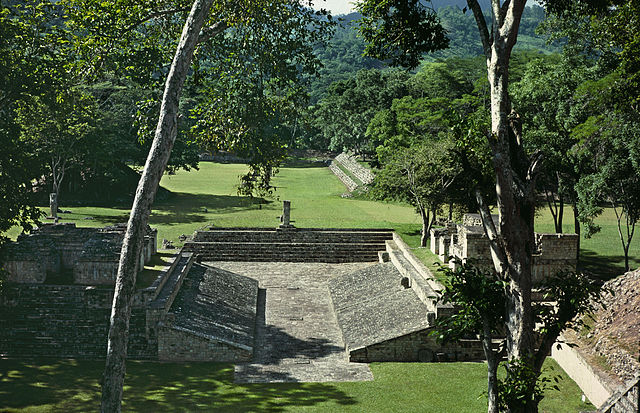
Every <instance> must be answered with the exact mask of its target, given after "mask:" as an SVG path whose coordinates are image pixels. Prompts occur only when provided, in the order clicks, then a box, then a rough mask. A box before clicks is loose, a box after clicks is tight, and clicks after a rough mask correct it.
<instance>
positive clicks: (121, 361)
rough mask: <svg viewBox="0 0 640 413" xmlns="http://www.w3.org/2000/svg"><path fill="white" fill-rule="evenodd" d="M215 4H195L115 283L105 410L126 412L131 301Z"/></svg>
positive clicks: (104, 388) (168, 84) (207, 0)
mask: <svg viewBox="0 0 640 413" xmlns="http://www.w3.org/2000/svg"><path fill="white" fill-rule="evenodd" d="M211 4H212V0H195V1H194V3H193V6H192V9H191V12H190V14H189V16H188V17H187V21H186V22H185V25H184V28H183V31H182V35H181V38H180V43H179V44H178V47H177V49H176V54H175V56H174V58H173V62H172V64H171V69H170V71H169V74H168V75H167V80H166V84H165V89H164V94H163V97H162V106H161V108H160V117H159V119H158V126H157V128H156V132H155V136H154V139H153V144H152V146H151V150H150V151H149V156H148V157H147V162H146V164H145V167H144V170H143V172H142V176H141V177H140V182H139V183H138V188H137V190H136V195H135V198H134V201H133V207H132V209H131V215H130V217H129V222H128V224H127V231H126V233H125V237H124V242H123V244H122V252H121V254H120V264H119V267H118V275H117V279H116V285H115V293H114V297H113V305H112V310H111V320H110V327H109V338H108V344H107V359H106V363H105V370H104V377H103V384H102V405H101V411H102V412H105V413H106V412H120V409H121V402H122V388H123V384H124V375H125V358H126V354H127V338H128V333H129V317H130V315H131V303H132V299H133V294H134V287H135V282H136V273H137V271H138V265H139V264H138V263H139V257H140V253H141V250H142V241H143V237H144V232H145V228H146V225H147V221H148V219H149V214H150V213H151V205H152V203H153V200H154V198H155V194H156V191H157V189H158V185H159V183H160V178H162V174H163V172H164V170H165V168H166V166H167V162H168V160H169V155H170V153H171V149H172V148H173V144H174V141H175V138H176V133H177V120H178V104H179V100H180V93H181V91H182V86H183V84H184V81H185V78H186V77H187V72H188V70H189V66H190V65H191V58H192V56H193V51H194V49H195V47H196V45H197V42H198V37H199V34H200V30H201V28H202V26H203V24H204V21H205V19H206V17H207V15H208V13H209V9H210V8H211Z"/></svg>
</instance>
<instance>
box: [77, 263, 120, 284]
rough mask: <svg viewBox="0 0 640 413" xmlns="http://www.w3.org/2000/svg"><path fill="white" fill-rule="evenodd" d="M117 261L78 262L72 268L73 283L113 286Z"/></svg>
mask: <svg viewBox="0 0 640 413" xmlns="http://www.w3.org/2000/svg"><path fill="white" fill-rule="evenodd" d="M118 264H119V263H118V261H80V262H77V263H76V265H74V267H73V282H74V283H76V284H88V285H114V284H115V282H116V277H117V275H118Z"/></svg>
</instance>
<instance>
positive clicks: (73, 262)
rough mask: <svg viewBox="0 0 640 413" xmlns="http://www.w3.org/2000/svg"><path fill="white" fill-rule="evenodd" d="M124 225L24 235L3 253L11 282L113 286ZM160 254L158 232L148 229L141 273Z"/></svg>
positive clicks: (58, 227) (64, 227)
mask: <svg viewBox="0 0 640 413" xmlns="http://www.w3.org/2000/svg"><path fill="white" fill-rule="evenodd" d="M125 229H126V227H125V226H124V225H115V226H110V227H105V228H77V227H76V226H75V224H48V225H47V224H45V225H43V226H41V227H39V228H37V229H35V230H34V231H33V232H32V233H31V234H28V235H26V234H23V235H20V236H19V237H18V240H17V242H13V243H9V244H8V245H6V246H5V248H4V250H3V252H2V258H3V265H4V268H5V270H6V271H7V273H8V277H7V281H9V282H17V283H45V281H46V279H47V277H50V276H53V277H55V276H57V275H60V274H62V273H70V274H72V278H73V283H75V284H86V285H112V284H114V283H115V276H116V273H117V270H118V262H119V259H120V248H121V246H122V240H123V238H124V231H125ZM156 252H157V230H155V229H152V228H149V227H147V234H146V235H145V245H144V248H143V251H142V252H141V255H140V267H139V268H140V269H142V268H143V266H144V264H145V263H146V262H148V261H149V260H150V259H151V255H153V254H155V253H156Z"/></svg>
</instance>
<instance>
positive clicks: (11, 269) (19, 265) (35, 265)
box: [4, 257, 60, 284]
mask: <svg viewBox="0 0 640 413" xmlns="http://www.w3.org/2000/svg"><path fill="white" fill-rule="evenodd" d="M47 258H48V257H43V260H42V261H32V260H24V261H22V260H16V259H14V260H11V261H7V262H5V263H4V269H5V270H6V271H7V281H9V282H23V283H38V284H42V283H44V281H45V279H46V278H47V272H49V269H48V267H53V268H54V270H53V272H57V271H58V270H59V268H60V262H59V260H58V265H57V269H55V268H56V266H55V265H48V264H52V261H53V262H55V260H48V259H47ZM56 258H57V257H56Z"/></svg>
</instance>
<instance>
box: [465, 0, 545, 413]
mask: <svg viewBox="0 0 640 413" xmlns="http://www.w3.org/2000/svg"><path fill="white" fill-rule="evenodd" d="M500 3H501V2H500V1H497V0H492V9H493V16H492V18H493V25H492V31H491V35H489V32H488V29H487V27H486V23H484V22H482V21H480V20H481V18H482V14H481V12H480V13H479V5H478V2H477V1H471V0H469V1H468V4H469V6H470V8H471V9H472V11H473V12H474V16H475V17H476V22H477V23H478V28H479V29H480V33H481V37H482V42H483V47H484V50H485V55H486V57H487V77H488V80H489V88H490V96H491V136H489V138H488V139H489V144H490V146H491V149H492V153H493V158H492V161H493V167H494V170H495V173H496V195H497V206H498V212H499V218H498V219H499V222H498V226H499V228H500V232H499V234H498V233H497V231H496V228H495V226H494V225H493V223H492V222H490V221H491V217H490V215H489V213H488V212H489V211H488V207H487V206H486V205H485V206H484V208H483V209H482V210H481V212H482V218H483V224H484V227H485V230H486V231H487V234H488V235H489V238H490V239H491V241H492V244H493V246H492V258H493V262H494V266H495V269H496V271H497V272H498V274H500V275H501V276H502V277H503V278H504V279H505V280H507V281H508V282H509V287H508V293H507V309H506V311H507V323H506V324H507V346H506V350H507V356H508V358H509V359H521V360H523V361H524V360H526V359H531V358H532V356H533V353H534V350H535V341H534V333H533V328H534V324H533V313H532V308H531V262H532V259H531V255H532V253H533V251H534V247H535V244H534V236H533V222H534V213H535V198H534V186H533V185H534V182H533V176H534V171H535V170H536V164H535V163H533V164H530V163H529V160H528V159H527V157H526V156H525V155H524V150H523V147H522V144H523V142H522V130H521V127H520V125H519V122H518V119H517V118H511V119H510V114H511V102H510V100H509V92H508V88H509V59H510V57H511V51H512V49H513V46H514V45H515V43H516V39H517V34H518V29H519V26H520V19H521V17H522V12H523V10H524V6H525V3H526V0H511V1H510V2H505V4H504V5H503V6H501V5H500ZM531 390H533V389H531ZM535 411H536V406H535V404H534V403H528V404H527V405H525V406H524V407H523V409H522V412H525V413H529V412H535Z"/></svg>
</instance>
